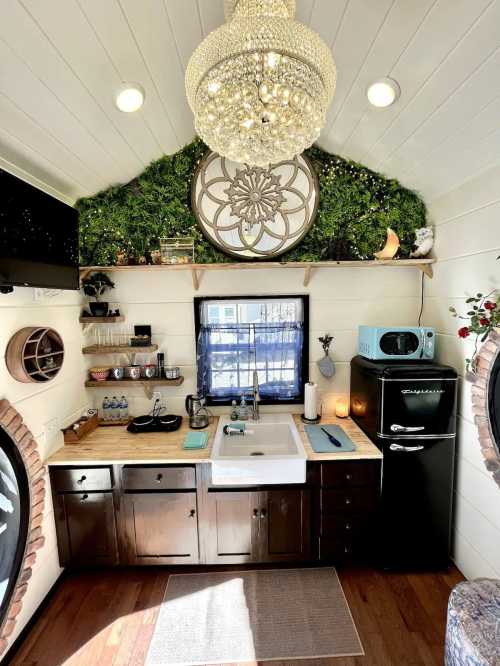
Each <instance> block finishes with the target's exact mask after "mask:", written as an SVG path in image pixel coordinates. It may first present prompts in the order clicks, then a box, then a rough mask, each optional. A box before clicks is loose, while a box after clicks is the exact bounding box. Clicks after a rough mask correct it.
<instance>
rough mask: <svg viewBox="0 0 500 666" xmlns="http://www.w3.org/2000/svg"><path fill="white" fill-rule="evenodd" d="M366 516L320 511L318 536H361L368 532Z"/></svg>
mask: <svg viewBox="0 0 500 666" xmlns="http://www.w3.org/2000/svg"><path fill="white" fill-rule="evenodd" d="M368 520H369V519H368V516H366V515H365V516H357V515H351V514H345V513H337V514H328V513H322V514H321V519H320V536H322V537H328V538H330V539H331V538H336V539H350V538H354V537H356V538H359V537H363V536H364V535H365V534H366V535H368V533H369V524H368Z"/></svg>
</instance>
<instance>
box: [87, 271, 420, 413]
mask: <svg viewBox="0 0 500 666" xmlns="http://www.w3.org/2000/svg"><path fill="white" fill-rule="evenodd" d="M113 280H114V281H115V284H116V288H115V290H114V291H113V299H115V300H116V301H117V302H119V304H120V308H121V310H122V312H123V313H124V314H125V316H126V320H127V325H133V324H151V325H152V327H153V342H156V343H158V344H159V346H160V350H161V351H164V352H166V359H167V363H168V364H171V365H179V366H181V371H182V374H183V375H184V377H185V381H184V384H182V386H180V387H178V388H168V389H163V390H162V393H163V395H164V396H165V398H166V400H167V407H168V410H169V411H170V412H174V413H178V414H183V413H184V398H185V396H186V394H188V393H194V392H195V391H196V358H195V331H194V309H193V297H194V296H203V295H209V296H228V295H240V296H241V295H261V294H262V295H270V294H277V295H281V294H299V293H307V294H309V295H310V341H311V342H310V354H309V357H310V366H309V373H310V377H311V378H312V379H313V380H314V381H316V382H318V384H319V387H320V389H321V391H322V393H323V394H324V395H325V400H326V401H327V403H328V405H329V406H330V408H331V406H332V405H333V403H334V399H335V397H336V396H338V395H339V394H342V395H346V394H348V392H349V361H350V359H351V358H352V357H353V356H354V355H355V354H356V348H357V327H358V325H359V324H389V323H392V324H394V325H399V324H401V325H405V324H406V325H408V324H412V325H414V324H415V323H416V321H417V317H418V308H419V299H418V290H419V280H420V277H419V273H418V272H417V271H416V270H414V269H408V268H404V269H399V268H389V267H384V268H363V269H352V268H339V269H331V270H328V269H317V270H316V271H315V273H314V274H313V276H312V279H311V282H310V283H309V286H308V288H307V289H304V287H303V286H302V280H303V270H301V269H297V270H292V269H287V270H280V269H263V270H252V271H245V270H241V271H228V272H225V271H206V272H205V273H204V274H203V277H202V280H201V286H200V290H199V291H198V292H195V291H194V290H193V285H192V281H191V275H190V273H189V272H188V271H186V272H184V271H172V272H159V273H157V272H153V273H148V272H141V271H139V272H133V273H126V272H121V273H118V272H117V273H115V274H113ZM325 332H329V333H330V334H331V335H334V336H335V340H334V343H333V347H332V349H333V354H332V356H333V358H334V360H335V361H336V367H337V373H336V375H335V377H334V378H333V380H326V379H324V378H323V377H322V376H321V375H320V373H319V371H318V369H317V367H316V360H318V359H320V358H321V356H322V353H323V352H322V349H321V345H320V344H319V342H318V341H317V338H318V337H319V336H320V335H324V333H325ZM147 358H148V357H147V356H145V357H143V358H141V359H140V360H141V361H146V360H147ZM117 360H119V359H117ZM105 361H106V359H105V358H102V359H99V358H98V357H89V358H88V359H87V364H88V365H89V366H90V365H91V364H95V363H100V362H105ZM92 394H93V396H94V400H95V406H98V404H99V403H101V402H102V398H103V397H104V395H105V394H106V390H105V389H96V390H93V391H92ZM128 396H129V398H130V400H129V402H130V406H131V411H132V412H133V413H134V414H144V413H146V412H147V411H149V410H150V409H151V402H150V401H148V400H146V399H145V398H144V396H143V394H142V393H141V390H140V389H139V388H137V389H134V390H133V391H129V392H128ZM297 410H300V407H298V408H297Z"/></svg>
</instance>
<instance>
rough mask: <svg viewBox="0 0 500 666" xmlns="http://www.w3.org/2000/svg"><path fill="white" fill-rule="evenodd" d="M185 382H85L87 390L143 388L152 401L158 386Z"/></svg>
mask: <svg viewBox="0 0 500 666" xmlns="http://www.w3.org/2000/svg"><path fill="white" fill-rule="evenodd" d="M183 382H184V377H182V376H181V377H178V378H177V379H154V378H153V379H106V380H104V381H94V380H92V379H88V380H87V381H86V382H85V386H86V387H87V388H109V387H111V386H117V387H120V388H130V387H132V386H141V387H142V388H143V389H144V392H145V394H146V396H147V397H148V398H149V399H151V398H152V397H153V390H154V389H155V387H157V386H180V385H181V384H182V383H183Z"/></svg>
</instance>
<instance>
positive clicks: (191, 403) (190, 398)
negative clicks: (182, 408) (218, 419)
mask: <svg viewBox="0 0 500 666" xmlns="http://www.w3.org/2000/svg"><path fill="white" fill-rule="evenodd" d="M186 412H187V414H188V416H189V427H190V428H193V430H201V429H202V428H206V427H207V425H208V424H209V421H210V419H209V413H208V409H207V408H206V407H205V398H203V397H201V396H199V395H187V396H186Z"/></svg>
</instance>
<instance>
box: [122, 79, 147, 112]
mask: <svg viewBox="0 0 500 666" xmlns="http://www.w3.org/2000/svg"><path fill="white" fill-rule="evenodd" d="M145 96H146V94H145V92H144V88H143V87H142V86H141V85H139V84H138V83H124V84H123V85H121V86H120V88H119V89H118V90H117V91H116V97H115V104H116V106H117V107H118V108H119V109H120V111H123V112H124V113H133V112H134V111H138V110H139V109H140V108H141V106H142V105H143V104H144V98H145Z"/></svg>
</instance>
